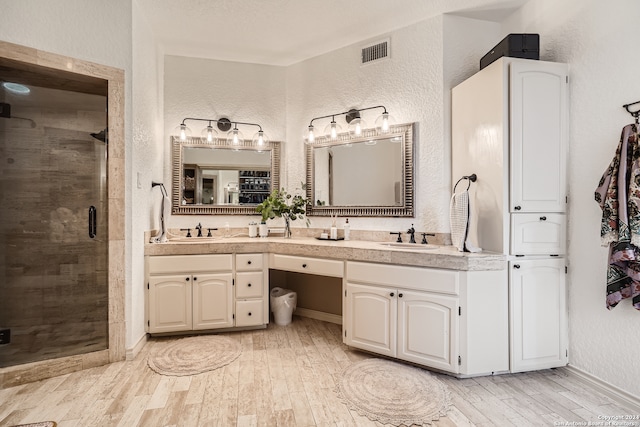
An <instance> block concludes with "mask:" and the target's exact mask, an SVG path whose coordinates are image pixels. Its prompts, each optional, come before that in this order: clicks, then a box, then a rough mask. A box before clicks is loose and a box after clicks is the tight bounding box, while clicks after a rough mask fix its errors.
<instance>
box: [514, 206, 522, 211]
mask: <svg viewBox="0 0 640 427" xmlns="http://www.w3.org/2000/svg"><path fill="white" fill-rule="evenodd" d="M513 209H515V210H517V211H519V210H520V209H522V207H520V206H515V207H514V208H513Z"/></svg>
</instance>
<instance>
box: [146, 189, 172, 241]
mask: <svg viewBox="0 0 640 427" xmlns="http://www.w3.org/2000/svg"><path fill="white" fill-rule="evenodd" d="M170 214H171V200H170V199H169V196H168V195H164V194H163V195H162V200H161V201H160V215H159V222H160V231H159V233H158V234H156V235H155V236H154V237H152V238H151V242H150V243H165V242H166V241H167V218H169V215H170Z"/></svg>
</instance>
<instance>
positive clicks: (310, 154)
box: [306, 123, 415, 217]
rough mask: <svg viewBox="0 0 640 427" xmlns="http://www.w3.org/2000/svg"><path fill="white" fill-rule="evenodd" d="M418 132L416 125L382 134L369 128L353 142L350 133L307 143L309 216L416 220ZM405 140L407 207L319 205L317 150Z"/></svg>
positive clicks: (403, 152) (405, 191)
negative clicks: (316, 173) (416, 133)
mask: <svg viewBox="0 0 640 427" xmlns="http://www.w3.org/2000/svg"><path fill="white" fill-rule="evenodd" d="M414 133H415V123H407V124H401V125H396V126H394V129H393V132H390V133H380V132H378V131H377V130H376V129H367V130H366V131H364V132H363V135H362V137H361V138H357V139H353V138H351V137H350V135H349V133H348V132H347V133H342V134H340V135H338V139H337V140H335V141H331V140H329V139H328V138H326V137H320V138H316V140H315V141H314V142H313V143H308V144H306V157H307V165H306V166H307V168H306V169H307V170H306V172H307V199H309V200H311V201H312V204H311V205H309V206H308V207H307V215H309V216H331V215H338V216H350V217H356V216H361V217H365V216H384V217H414V216H415V213H414V169H415V167H414V155H413V153H414ZM393 137H396V138H401V141H400V142H399V143H400V144H402V154H403V162H402V168H403V178H404V182H403V184H404V185H403V194H402V199H403V204H402V205H401V206H319V205H315V202H314V201H315V200H316V199H315V194H314V192H315V183H314V181H315V179H314V172H315V171H314V165H315V162H314V149H315V148H321V147H330V146H336V145H345V144H357V143H366V142H368V141H372V140H382V139H388V138H393Z"/></svg>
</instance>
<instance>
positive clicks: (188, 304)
mask: <svg viewBox="0 0 640 427" xmlns="http://www.w3.org/2000/svg"><path fill="white" fill-rule="evenodd" d="M145 262H146V272H147V273H146V274H147V295H146V313H147V332H149V333H151V334H162V333H170V332H186V331H197V330H211V329H226V328H232V327H242V328H245V327H257V326H263V325H266V324H268V323H269V312H268V303H269V300H268V298H267V297H266V294H267V289H268V286H269V285H268V281H269V279H268V270H267V268H266V255H264V254H262V253H256V254H236V255H234V254H210V255H166V256H147V257H145Z"/></svg>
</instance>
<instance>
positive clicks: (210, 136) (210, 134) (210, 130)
mask: <svg viewBox="0 0 640 427" xmlns="http://www.w3.org/2000/svg"><path fill="white" fill-rule="evenodd" d="M212 141H213V128H212V127H211V126H207V142H212Z"/></svg>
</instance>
